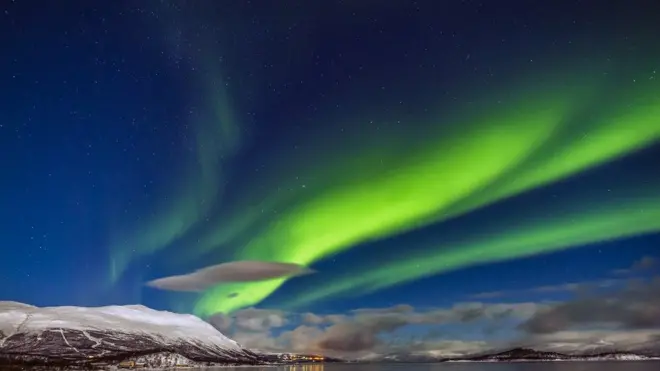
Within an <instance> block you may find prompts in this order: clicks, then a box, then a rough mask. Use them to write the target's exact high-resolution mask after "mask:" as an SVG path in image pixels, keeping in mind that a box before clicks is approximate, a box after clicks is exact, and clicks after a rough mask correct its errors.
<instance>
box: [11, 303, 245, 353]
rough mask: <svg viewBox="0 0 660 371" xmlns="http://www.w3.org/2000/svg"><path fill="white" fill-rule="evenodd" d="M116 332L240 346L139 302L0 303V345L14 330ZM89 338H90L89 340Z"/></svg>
mask: <svg viewBox="0 0 660 371" xmlns="http://www.w3.org/2000/svg"><path fill="white" fill-rule="evenodd" d="M59 329H70V330H79V331H83V332H84V331H88V330H96V331H118V332H123V333H127V334H136V335H145V334H152V335H157V336H159V337H161V338H162V339H163V340H164V341H168V340H170V341H172V342H180V341H181V340H184V341H188V342H191V343H200V342H201V343H204V344H208V345H212V346H216V347H221V348H224V349H229V350H236V351H241V350H242V348H241V346H240V345H239V344H238V343H236V342H235V341H233V340H231V339H229V338H227V337H226V336H224V335H223V334H222V333H220V332H219V331H218V330H217V329H215V328H214V327H213V326H211V324H209V323H207V322H205V321H203V320H202V319H200V318H198V317H196V316H193V315H189V314H179V313H172V312H167V311H157V310H154V309H150V308H147V307H145V306H142V305H127V306H116V305H113V306H105V307H95V308H87V307H73V306H62V307H43V308H39V307H34V306H31V305H27V304H22V303H16V302H0V332H2V333H3V334H4V335H5V337H4V338H0V346H2V344H3V343H4V341H5V340H6V339H7V338H8V337H10V336H11V335H13V334H16V333H19V332H21V333H42V332H43V331H45V330H59ZM90 340H93V339H90Z"/></svg>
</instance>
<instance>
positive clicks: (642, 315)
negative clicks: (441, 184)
mask: <svg viewBox="0 0 660 371" xmlns="http://www.w3.org/2000/svg"><path fill="white" fill-rule="evenodd" d="M626 282H627V284H626V285H617V286H616V287H614V288H616V289H618V290H619V291H617V292H614V293H613V292H611V291H605V292H600V294H589V295H587V294H584V295H586V296H580V295H582V294H580V295H578V297H577V298H576V299H575V300H571V301H568V302H562V303H533V302H523V303H483V302H478V301H475V302H464V303H457V304H455V305H453V306H450V307H443V308H415V307H412V306H410V305H406V304H402V305H397V306H392V307H387V308H362V309H356V310H352V311H348V312H344V313H330V314H327V313H326V314H321V313H311V312H307V313H292V312H284V311H279V310H267V309H256V308H248V309H243V310H239V311H237V312H235V313H233V314H232V315H230V316H227V315H222V314H218V315H216V316H212V317H211V318H209V322H210V323H211V324H213V325H214V326H215V327H216V328H218V329H220V331H222V332H224V333H225V334H227V335H229V336H230V337H232V338H234V339H235V340H237V341H238V342H239V343H241V344H242V345H244V346H246V347H248V348H252V349H257V350H261V351H267V352H300V353H320V354H325V355H328V356H338V357H344V358H350V359H369V358H376V357H380V356H382V355H386V354H408V355H420V356H436V357H452V356H460V355H466V354H475V353H480V352H484V351H499V350H504V349H508V348H513V347H518V346H529V347H534V348H536V349H539V350H551V351H559V352H564V353H584V352H597V351H608V350H629V351H633V350H647V349H654V350H655V351H658V349H660V312H659V311H660V295H658V294H660V291H659V289H660V279H655V280H651V281H642V280H627V281H626ZM420 325H421V326H420ZM411 326H413V327H411ZM412 328H416V329H417V330H419V329H422V330H421V331H422V332H419V333H418V335H415V336H412V335H410V330H405V329H412ZM424 328H427V329H426V330H424ZM450 328H451V329H452V331H451V332H447V331H448V330H447V329H450ZM466 333H469V334H472V335H470V336H471V337H470V338H467V337H464V336H463V334H466ZM472 336H476V337H477V339H478V340H474V338H472Z"/></svg>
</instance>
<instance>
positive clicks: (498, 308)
mask: <svg viewBox="0 0 660 371" xmlns="http://www.w3.org/2000/svg"><path fill="white" fill-rule="evenodd" d="M543 307H544V306H543V305H541V304H535V303H515V304H507V303H504V304H483V303H477V302H474V303H459V304H456V305H454V306H452V307H449V308H426V309H416V308H414V307H412V306H410V305H397V306H393V307H388V308H363V309H357V310H352V311H349V312H346V313H333V314H317V313H286V312H283V311H277V310H267V309H255V308H248V309H243V310H239V311H237V312H235V313H233V314H232V315H230V316H228V315H224V314H217V315H214V316H211V317H210V318H209V319H208V321H209V322H210V323H211V324H212V325H214V326H215V327H216V328H218V329H219V330H220V331H222V332H224V333H225V334H227V335H229V336H231V337H232V338H234V339H235V340H236V341H238V342H239V343H241V344H242V345H244V346H246V347H248V348H253V349H258V350H262V351H273V352H278V351H279V352H281V351H298V352H312V353H323V354H327V355H333V356H341V357H350V358H353V357H365V356H367V355H369V354H376V353H378V354H382V353H387V352H392V351H403V349H408V351H410V350H411V349H413V348H411V347H412V346H413V345H414V344H416V345H415V347H414V349H415V351H423V352H426V351H429V352H431V351H434V352H436V353H437V352H442V351H446V352H447V354H450V353H451V354H458V353H457V352H459V348H460V349H464V350H465V351H467V350H470V349H475V347H476V345H475V344H477V343H476V342H469V343H466V344H465V345H464V346H463V348H461V347H460V346H459V345H458V344H461V341H459V340H455V341H453V340H452V341H450V340H447V341H444V340H443V341H444V342H439V341H438V340H437V339H425V341H424V342H423V344H427V345H428V344H436V346H435V348H433V349H426V348H424V346H422V343H413V342H408V343H405V344H403V345H402V344H400V343H392V342H388V341H384V340H383V337H384V336H389V337H396V333H397V331H398V330H400V329H402V328H403V327H405V326H408V325H443V324H465V323H469V322H473V321H475V320H478V319H486V320H490V321H493V322H499V321H503V320H506V319H514V320H517V321H522V320H525V319H527V318H529V317H530V316H532V315H533V314H534V313H535V312H536V311H538V310H539V308H543ZM285 326H286V327H287V328H286V329H283V327H285ZM278 329H279V330H280V331H277V332H276V331H275V330H278ZM282 330H283V331H282ZM275 334H277V335H275ZM480 344H481V343H480ZM450 345H451V349H449V347H450ZM491 346H492V344H491ZM409 348H410V349H409Z"/></svg>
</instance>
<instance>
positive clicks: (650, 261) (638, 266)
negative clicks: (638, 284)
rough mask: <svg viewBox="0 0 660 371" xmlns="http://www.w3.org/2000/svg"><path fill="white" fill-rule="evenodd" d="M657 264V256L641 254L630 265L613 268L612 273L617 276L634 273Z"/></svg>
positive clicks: (649, 268) (646, 269) (641, 271)
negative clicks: (639, 257) (640, 256)
mask: <svg viewBox="0 0 660 371" xmlns="http://www.w3.org/2000/svg"><path fill="white" fill-rule="evenodd" d="M657 265H658V259H657V258H655V257H653V256H643V257H642V258H641V259H639V260H637V261H635V262H634V263H633V264H632V265H631V266H630V267H627V268H621V269H615V270H614V271H612V273H613V274H615V275H619V276H627V275H631V274H635V273H643V272H644V271H648V270H651V269H653V268H655V267H656V266H657Z"/></svg>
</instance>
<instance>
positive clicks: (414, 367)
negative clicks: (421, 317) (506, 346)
mask: <svg viewBox="0 0 660 371" xmlns="http://www.w3.org/2000/svg"><path fill="white" fill-rule="evenodd" d="M226 370H240V371H256V370H259V371H658V370H660V361H642V362H627V361H617V362H518V363H373V364H326V365H321V364H318V365H295V366H277V367H231V368H217V369H214V371H226Z"/></svg>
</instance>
